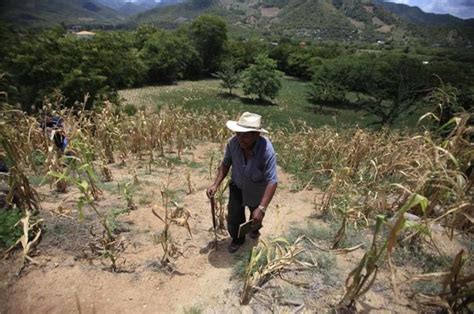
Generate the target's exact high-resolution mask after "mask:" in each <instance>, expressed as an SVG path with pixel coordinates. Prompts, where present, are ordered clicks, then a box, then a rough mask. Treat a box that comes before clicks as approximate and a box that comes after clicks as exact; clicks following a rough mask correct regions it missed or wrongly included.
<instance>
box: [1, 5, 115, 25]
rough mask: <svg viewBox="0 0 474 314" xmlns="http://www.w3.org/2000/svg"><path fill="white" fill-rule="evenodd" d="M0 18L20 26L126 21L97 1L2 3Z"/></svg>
mask: <svg viewBox="0 0 474 314" xmlns="http://www.w3.org/2000/svg"><path fill="white" fill-rule="evenodd" d="M0 18H1V20H2V21H7V22H10V23H13V24H15V25H18V26H50V25H55V24H59V23H65V24H95V25H98V24H114V23H118V22H120V21H123V20H124V17H123V15H122V14H120V13H119V12H117V11H116V10H114V9H112V8H109V7H107V6H104V5H102V4H99V3H98V2H95V1H93V0H2V1H1V2H0Z"/></svg>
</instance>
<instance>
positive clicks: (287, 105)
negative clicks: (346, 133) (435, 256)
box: [120, 77, 374, 129]
mask: <svg viewBox="0 0 474 314" xmlns="http://www.w3.org/2000/svg"><path fill="white" fill-rule="evenodd" d="M307 90H308V83H306V82H302V81H298V80H295V79H293V78H289V77H285V78H284V80H283V88H282V89H281V91H280V93H279V95H278V96H277V98H276V99H274V100H273V103H265V104H259V103H257V102H256V101H255V100H253V99H252V98H251V97H250V96H244V95H243V92H242V90H241V89H237V90H236V91H235V92H234V95H233V96H230V95H228V94H227V93H228V90H225V89H223V88H221V87H220V86H219V80H201V81H185V82H179V83H178V84H177V85H171V86H150V87H144V88H139V89H127V90H122V91H120V96H121V97H122V98H124V99H125V101H124V103H127V104H133V105H135V106H136V107H137V108H141V107H144V106H146V107H155V108H157V109H158V108H160V107H163V106H180V107H183V108H184V109H196V110H199V109H208V110H224V111H226V112H228V113H229V115H230V116H234V117H237V116H238V115H239V114H240V113H241V112H244V111H251V112H255V113H258V114H261V115H262V116H263V117H264V119H265V123H266V126H267V127H268V128H270V129H273V128H281V127H291V124H292V121H294V122H296V121H304V122H305V123H307V124H308V125H309V126H312V127H322V126H325V125H331V126H336V124H337V126H338V127H340V126H352V127H353V126H356V125H359V126H361V127H366V126H368V125H369V124H370V123H371V122H373V121H374V117H370V116H367V115H365V114H364V113H362V112H354V111H352V110H340V109H333V108H323V110H322V112H321V111H320V110H319V109H318V107H316V106H314V105H312V104H311V103H310V102H309V101H308V100H307V98H306V94H307Z"/></svg>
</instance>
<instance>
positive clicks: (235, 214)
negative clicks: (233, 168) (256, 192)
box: [227, 182, 257, 244]
mask: <svg viewBox="0 0 474 314" xmlns="http://www.w3.org/2000/svg"><path fill="white" fill-rule="evenodd" d="M255 208H257V207H250V208H249V209H250V215H252V214H251V213H252V212H253V211H254V210H255ZM227 211H228V212H227V231H228V232H229V235H230V236H231V237H232V242H234V243H238V244H242V243H244V241H245V236H243V237H240V238H238V237H237V236H238V235H239V226H240V224H242V223H244V222H245V221H246V218H245V206H243V204H242V190H241V189H239V188H238V187H237V186H236V185H235V184H234V183H233V182H231V183H230V184H229V204H228V205H227ZM250 217H251V216H250Z"/></svg>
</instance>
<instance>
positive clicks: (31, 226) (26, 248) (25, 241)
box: [5, 210, 43, 274]
mask: <svg viewBox="0 0 474 314" xmlns="http://www.w3.org/2000/svg"><path fill="white" fill-rule="evenodd" d="M30 219H31V212H30V211H29V210H26V212H25V217H23V218H21V219H20V221H18V222H17V223H16V224H15V226H17V225H18V224H19V223H21V224H22V225H23V234H22V235H21V237H20V239H18V241H16V243H15V244H13V245H12V246H11V247H10V248H9V249H8V250H7V251H6V252H5V258H6V257H7V256H8V253H9V252H10V251H11V250H13V248H15V247H16V246H17V245H18V243H21V246H22V248H23V252H22V256H21V262H20V267H19V269H18V272H17V274H20V273H21V271H22V270H23V268H24V267H25V262H26V261H30V262H31V263H33V264H37V265H38V264H40V263H39V262H38V261H36V260H35V259H33V258H32V257H31V256H29V254H30V252H31V249H32V248H33V246H34V245H36V243H37V242H38V240H39V239H40V237H41V227H40V224H41V223H42V222H43V219H39V220H37V221H35V222H34V223H31V221H30ZM30 232H31V234H32V236H30ZM31 237H32V238H33V239H32V240H31V241H30V240H29V239H30V238H31Z"/></svg>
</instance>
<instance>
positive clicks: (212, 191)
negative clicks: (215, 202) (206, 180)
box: [206, 184, 217, 198]
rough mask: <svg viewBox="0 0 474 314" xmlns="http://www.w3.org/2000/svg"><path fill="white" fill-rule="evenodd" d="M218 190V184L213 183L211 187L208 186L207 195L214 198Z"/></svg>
mask: <svg viewBox="0 0 474 314" xmlns="http://www.w3.org/2000/svg"><path fill="white" fill-rule="evenodd" d="M216 191H217V185H215V184H213V185H211V186H210V187H208V188H207V191H206V195H207V197H208V198H213V197H214V194H216Z"/></svg>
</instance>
